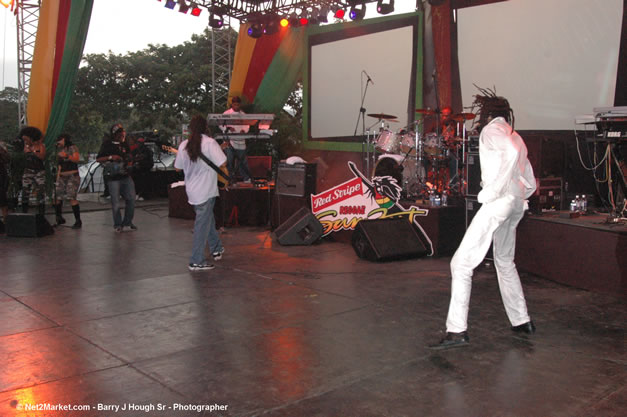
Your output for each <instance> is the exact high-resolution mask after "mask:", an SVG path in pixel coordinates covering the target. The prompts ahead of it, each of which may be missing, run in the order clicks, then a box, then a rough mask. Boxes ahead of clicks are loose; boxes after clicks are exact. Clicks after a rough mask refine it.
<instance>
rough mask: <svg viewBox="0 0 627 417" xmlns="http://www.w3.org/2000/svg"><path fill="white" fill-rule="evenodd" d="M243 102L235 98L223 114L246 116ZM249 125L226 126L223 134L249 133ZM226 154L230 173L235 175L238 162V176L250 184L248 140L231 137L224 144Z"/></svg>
mask: <svg viewBox="0 0 627 417" xmlns="http://www.w3.org/2000/svg"><path fill="white" fill-rule="evenodd" d="M241 106H242V100H241V98H239V97H237V96H235V97H233V98H232V99H231V108H229V109H228V110H226V111H225V112H224V113H223V114H246V113H244V112H243V111H242V110H241ZM249 128H250V126H248V125H226V126H221V127H220V129H222V131H223V133H225V134H226V135H229V134H234V135H237V134H241V133H248V129H249ZM223 148H224V153H226V158H227V167H228V170H229V172H232V173H233V174H235V173H236V172H235V164H236V161H237V162H238V171H237V174H238V175H239V176H240V177H242V179H243V181H244V182H246V183H249V182H250V180H251V178H250V169H249V168H248V161H247V159H246V140H245V139H236V138H235V137H229V138H228V140H225V142H224V144H223Z"/></svg>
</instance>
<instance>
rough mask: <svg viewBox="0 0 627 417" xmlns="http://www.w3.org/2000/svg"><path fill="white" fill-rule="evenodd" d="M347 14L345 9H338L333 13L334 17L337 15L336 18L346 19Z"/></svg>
mask: <svg viewBox="0 0 627 417" xmlns="http://www.w3.org/2000/svg"><path fill="white" fill-rule="evenodd" d="M345 14H346V12H345V11H344V9H337V10H336V11H335V13H333V17H335V18H336V19H344V15H345Z"/></svg>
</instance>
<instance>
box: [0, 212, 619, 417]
mask: <svg viewBox="0 0 627 417" xmlns="http://www.w3.org/2000/svg"><path fill="white" fill-rule="evenodd" d="M142 203H143V204H141V205H140V207H139V208H138V209H137V212H136V219H135V223H136V224H137V226H138V227H139V230H138V231H137V232H124V233H122V234H115V233H114V232H113V229H112V220H111V213H110V210H109V207H108V205H107V204H101V203H99V202H91V203H90V202H85V203H84V205H83V207H84V208H85V212H84V214H83V224H84V226H83V229H82V230H72V229H70V228H62V229H60V230H58V231H57V232H56V233H55V234H54V235H52V236H47V237H43V238H8V237H6V236H4V235H2V236H0V268H1V272H0V318H1V319H0V358H1V362H0V363H1V364H2V366H1V367H0V416H3V417H12V416H54V417H57V416H68V417H118V416H120V417H121V416H167V417H179V416H181V417H183V416H199V415H204V416H253V415H264V416H290V417H292V416H325V417H326V416H622V415H625V412H626V410H627V388H626V385H625V379H626V378H625V377H626V375H627V357H626V355H625V323H627V307H626V306H625V302H624V301H623V300H621V299H619V298H617V297H615V296H613V295H609V294H602V293H596V292H589V291H585V290H579V289H575V288H572V287H567V286H562V285H560V284H557V283H554V282H552V281H549V280H546V279H543V278H539V277H537V276H535V275H530V274H524V273H523V276H522V280H523V286H524V289H525V293H526V297H527V301H528V306H529V310H530V313H531V315H532V317H533V319H534V321H535V323H536V325H537V328H538V331H537V333H536V334H535V335H533V336H530V337H525V336H515V335H514V334H512V332H511V331H510V330H509V323H508V322H507V319H506V316H505V313H504V311H503V307H502V303H501V300H500V295H499V292H498V289H497V283H496V278H495V274H494V271H493V270H492V269H490V268H488V267H483V268H481V269H480V270H478V271H477V272H476V274H475V278H474V285H473V296H472V302H471V309H470V317H469V325H470V327H469V333H470V337H471V345H470V346H469V347H467V348H464V349H458V350H451V351H445V352H434V351H431V350H429V349H427V348H426V345H428V344H431V343H434V342H436V341H437V340H439V338H440V337H441V336H442V330H443V328H444V321H445V315H446V311H447V306H448V301H449V286H450V277H449V269H448V262H449V260H450V258H448V257H440V258H421V259H414V260H408V261H400V262H393V263H382V264H375V263H371V262H368V261H364V260H360V259H358V258H357V256H356V255H355V253H354V251H353V249H352V247H351V246H350V245H347V244H344V243H339V242H331V241H322V242H320V243H318V244H316V245H314V246H310V247H303V246H295V247H282V246H278V245H276V244H274V243H273V241H272V239H271V237H270V232H269V230H268V229H266V228H262V227H239V228H228V229H226V230H225V231H224V232H223V234H222V238H223V242H224V244H225V247H226V253H225V255H224V258H223V259H222V260H221V261H218V262H216V265H217V266H216V269H214V270H212V271H208V272H202V273H191V272H189V271H188V270H187V262H188V256H189V252H190V248H191V239H192V234H191V228H192V221H190V220H183V219H175V218H169V217H168V205H167V201H166V200H161V201H149V202H142ZM148 203H149V204H148ZM98 207H100V210H98ZM51 217H52V216H50V218H51ZM45 404H49V405H50V406H53V407H56V406H57V405H59V404H61V405H63V406H67V407H83V408H86V407H90V408H91V411H46V412H44V411H40V412H32V411H26V410H24V407H25V406H26V405H32V406H37V405H39V406H41V407H45ZM177 404H182V405H183V406H182V408H183V410H181V409H180V408H181V407H180V406H178V405H177ZM99 405H100V408H104V406H108V407H110V408H109V411H98V407H99ZM129 405H130V406H132V407H134V408H136V410H135V411H129V410H128V408H129ZM160 405H163V406H164V407H165V408H166V409H165V410H164V411H159V410H158V407H159V406H160ZM200 405H212V406H213V405H219V406H222V411H213V412H211V413H210V412H208V411H207V412H205V413H204V414H203V413H198V412H195V411H194V409H195V408H197V407H198V406H200ZM115 406H119V407H126V408H127V410H124V411H123V410H122V409H120V410H118V411H117V412H115V408H114V407H115ZM150 407H154V410H152V411H150V410H149V412H144V411H143V410H146V409H149V408H150ZM169 407H173V408H172V409H170V408H169ZM175 408H176V409H175Z"/></svg>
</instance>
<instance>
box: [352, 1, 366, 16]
mask: <svg viewBox="0 0 627 417" xmlns="http://www.w3.org/2000/svg"><path fill="white" fill-rule="evenodd" d="M348 15H349V16H350V18H351V20H362V19H363V18H364V16H365V15H366V6H365V5H364V4H363V3H362V4H361V5H360V6H359V7H358V6H357V5H355V6H353V7H351V11H350V13H349V14H348Z"/></svg>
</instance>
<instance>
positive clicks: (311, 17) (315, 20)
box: [309, 8, 320, 25]
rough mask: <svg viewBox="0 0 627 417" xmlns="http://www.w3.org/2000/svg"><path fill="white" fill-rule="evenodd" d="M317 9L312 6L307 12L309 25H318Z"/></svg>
mask: <svg viewBox="0 0 627 417" xmlns="http://www.w3.org/2000/svg"><path fill="white" fill-rule="evenodd" d="M318 14H319V10H318V9H316V8H314V9H313V10H312V11H311V13H309V24H310V25H318V24H320V21H319V20H318Z"/></svg>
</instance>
